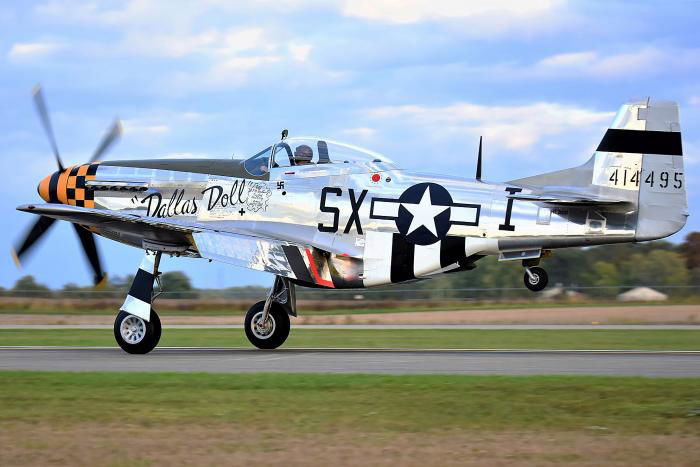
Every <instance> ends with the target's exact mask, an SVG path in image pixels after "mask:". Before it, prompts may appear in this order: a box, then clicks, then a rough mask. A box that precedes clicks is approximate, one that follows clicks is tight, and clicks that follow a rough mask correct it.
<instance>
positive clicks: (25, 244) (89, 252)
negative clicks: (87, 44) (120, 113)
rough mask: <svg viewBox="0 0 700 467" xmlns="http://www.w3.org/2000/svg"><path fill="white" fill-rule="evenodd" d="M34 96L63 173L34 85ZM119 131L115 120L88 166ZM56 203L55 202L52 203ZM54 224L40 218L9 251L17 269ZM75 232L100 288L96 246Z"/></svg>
mask: <svg viewBox="0 0 700 467" xmlns="http://www.w3.org/2000/svg"><path fill="white" fill-rule="evenodd" d="M32 95H33V96H34V105H35V106H36V110H37V112H38V114H39V119H40V120H41V125H42V126H43V127H44V131H45V132H46V136H47V137H48V138H49V143H50V144H51V149H52V150H53V154H54V157H55V158H56V163H57V164H58V170H59V172H63V171H64V170H65V169H64V168H63V163H62V162H61V156H60V154H59V152H58V146H57V145H56V138H55V137H54V134H53V128H52V127H51V120H50V119H49V112H48V110H47V108H46V102H45V101H44V95H43V93H42V91H41V86H39V85H38V84H37V85H36V86H35V87H34V90H33V91H32ZM121 132H122V127H121V124H120V122H119V120H115V121H114V123H113V124H112V126H111V127H110V129H109V130H108V131H107V133H106V134H105V135H104V136H103V137H102V141H100V144H99V146H97V149H95V152H94V153H93V155H92V157H91V158H90V163H92V162H95V161H96V160H97V159H99V158H100V157H101V156H102V155H103V154H105V153H106V152H107V151H108V150H109V149H110V148H111V147H112V146H113V145H114V143H115V142H116V141H117V140H118V139H119V137H120V136H121ZM53 202H57V201H53ZM54 222H56V220H55V219H52V218H50V217H46V216H41V217H39V219H38V220H37V221H36V222H35V223H34V224H33V225H32V226H31V228H30V229H29V230H28V231H27V233H26V234H25V235H24V240H22V242H21V243H20V244H19V247H17V248H16V249H15V248H13V249H12V258H13V259H14V261H15V263H16V264H17V266H20V265H21V260H22V258H24V257H26V255H27V253H28V252H29V251H30V250H31V249H32V248H33V247H34V245H35V244H36V243H37V241H38V240H39V239H40V238H41V237H42V236H43V235H44V234H45V233H46V231H48V230H49V228H50V227H51V226H52V225H53V224H54ZM73 228H75V232H76V233H77V234H78V238H79V239H80V243H81V245H82V247H83V251H84V252H85V256H86V258H87V260H88V262H89V263H90V266H91V268H92V271H93V272H94V274H95V276H94V283H95V285H96V286H97V287H100V286H102V285H104V283H105V282H106V279H107V275H106V274H105V273H104V271H103V270H102V262H101V261H100V254H99V252H98V251H97V244H96V243H95V235H94V234H93V233H92V232H90V231H88V230H86V229H85V228H83V227H81V226H79V225H76V224H73Z"/></svg>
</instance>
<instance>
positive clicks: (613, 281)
mask: <svg viewBox="0 0 700 467" xmlns="http://www.w3.org/2000/svg"><path fill="white" fill-rule="evenodd" d="M589 276H590V279H589V282H590V285H591V286H593V287H606V288H604V289H597V290H591V291H590V292H589V293H590V294H591V295H601V296H606V297H608V296H613V295H617V294H618V293H619V289H618V288H616V287H614V286H616V285H620V272H619V271H618V270H617V267H616V266H615V265H614V264H613V263H608V262H607V261H596V262H595V263H593V267H592V269H591V271H590V273H589ZM609 287H610V288H609Z"/></svg>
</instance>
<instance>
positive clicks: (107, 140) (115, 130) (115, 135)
mask: <svg viewBox="0 0 700 467" xmlns="http://www.w3.org/2000/svg"><path fill="white" fill-rule="evenodd" d="M121 134H122V124H121V122H120V121H119V119H115V120H114V123H113V124H112V128H110V129H109V131H108V132H107V133H105V135H104V136H103V137H102V141H101V142H100V145H99V146H97V149H95V152H94V153H93V154H92V157H91V158H90V163H93V162H95V161H96V160H98V159H99V158H100V157H101V156H102V154H104V153H106V152H107V151H109V148H111V147H112V145H113V144H114V143H115V142H116V141H117V140H118V139H119V137H120V136H121Z"/></svg>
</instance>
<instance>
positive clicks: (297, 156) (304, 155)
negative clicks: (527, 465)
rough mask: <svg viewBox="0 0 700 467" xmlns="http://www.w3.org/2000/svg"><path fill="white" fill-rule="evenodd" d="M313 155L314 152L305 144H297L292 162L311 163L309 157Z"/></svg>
mask: <svg viewBox="0 0 700 467" xmlns="http://www.w3.org/2000/svg"><path fill="white" fill-rule="evenodd" d="M313 157H314V152H313V151H312V150H311V148H310V147H309V146H307V145H306V144H302V145H299V146H298V147H297V148H296V150H295V151H294V164H296V165H306V164H311V159H312V158H313Z"/></svg>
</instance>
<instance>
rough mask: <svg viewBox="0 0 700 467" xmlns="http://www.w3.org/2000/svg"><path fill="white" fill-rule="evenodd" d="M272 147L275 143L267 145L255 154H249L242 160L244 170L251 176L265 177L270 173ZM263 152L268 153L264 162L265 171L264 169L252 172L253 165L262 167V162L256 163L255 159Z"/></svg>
mask: <svg viewBox="0 0 700 467" xmlns="http://www.w3.org/2000/svg"><path fill="white" fill-rule="evenodd" d="M274 147H275V145H272V146H268V147H266V148H265V149H263V150H262V151H260V152H258V153H256V154H254V155H252V156H250V157H249V158H247V159H245V160H244V161H243V168H244V169H245V171H246V172H248V173H249V174H250V175H252V176H253V177H266V176H269V174H270V161H271V160H272V151H273V148H274ZM265 153H269V154H268V155H267V164H266V167H267V171H264V172H262V173H255V172H254V170H255V169H254V168H255V167H258V168H259V167H262V164H259V163H256V162H255V160H256V159H262V157H260V156H263V155H264V154H265Z"/></svg>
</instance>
